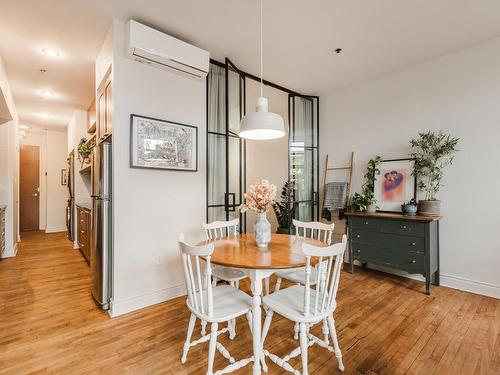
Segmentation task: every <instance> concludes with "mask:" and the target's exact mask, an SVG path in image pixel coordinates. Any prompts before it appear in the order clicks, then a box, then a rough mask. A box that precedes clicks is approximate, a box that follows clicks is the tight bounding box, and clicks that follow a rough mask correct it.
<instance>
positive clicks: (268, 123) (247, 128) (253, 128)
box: [239, 97, 285, 140]
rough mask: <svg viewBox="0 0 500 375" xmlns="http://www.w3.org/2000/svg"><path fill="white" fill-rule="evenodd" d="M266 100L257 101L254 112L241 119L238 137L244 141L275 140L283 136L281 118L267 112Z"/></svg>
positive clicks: (283, 130)
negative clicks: (244, 139)
mask: <svg viewBox="0 0 500 375" xmlns="http://www.w3.org/2000/svg"><path fill="white" fill-rule="evenodd" d="M267 108H268V107H267V98H263V97H260V98H258V99H257V108H256V112H254V113H250V114H249V115H247V116H245V117H243V118H242V119H241V124H240V133H239V135H240V137H242V138H246V139H257V140H263V139H276V138H281V137H283V136H284V135H285V123H284V122H283V117H281V116H280V115H278V114H276V113H272V112H268V111H267Z"/></svg>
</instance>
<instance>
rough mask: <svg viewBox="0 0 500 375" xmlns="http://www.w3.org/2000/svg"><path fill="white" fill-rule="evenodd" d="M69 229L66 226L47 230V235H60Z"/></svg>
mask: <svg viewBox="0 0 500 375" xmlns="http://www.w3.org/2000/svg"><path fill="white" fill-rule="evenodd" d="M67 230H68V229H67V228H66V226H64V227H54V228H46V229H45V233H59V232H66V231H67Z"/></svg>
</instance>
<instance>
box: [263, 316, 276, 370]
mask: <svg viewBox="0 0 500 375" xmlns="http://www.w3.org/2000/svg"><path fill="white" fill-rule="evenodd" d="M273 315H274V312H273V311H272V310H270V309H268V310H267V312H266V320H264V326H263V327H262V336H261V342H262V345H261V347H262V350H264V341H265V340H266V337H267V333H268V332H269V327H271V321H272V320H273ZM261 363H262V369H263V370H264V372H267V365H266V360H265V355H264V353H262V355H261Z"/></svg>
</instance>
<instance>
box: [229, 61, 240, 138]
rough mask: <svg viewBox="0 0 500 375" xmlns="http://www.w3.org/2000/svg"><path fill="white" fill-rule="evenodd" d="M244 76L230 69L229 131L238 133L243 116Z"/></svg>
mask: <svg viewBox="0 0 500 375" xmlns="http://www.w3.org/2000/svg"><path fill="white" fill-rule="evenodd" d="M241 81H242V78H241V76H240V74H239V73H238V72H235V71H234V70H231V69H228V108H229V111H228V116H229V117H228V123H229V132H231V133H233V134H235V135H237V134H238V133H239V132H240V120H241V116H242V106H241V103H242V83H241Z"/></svg>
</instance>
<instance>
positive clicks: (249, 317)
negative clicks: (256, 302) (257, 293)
mask: <svg viewBox="0 0 500 375" xmlns="http://www.w3.org/2000/svg"><path fill="white" fill-rule="evenodd" d="M246 316H247V321H248V327H249V328H250V332H252V330H253V326H252V325H253V321H252V311H249V312H247V314H246Z"/></svg>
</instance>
